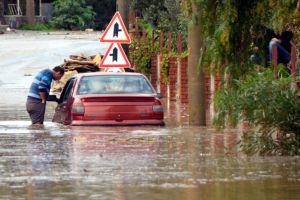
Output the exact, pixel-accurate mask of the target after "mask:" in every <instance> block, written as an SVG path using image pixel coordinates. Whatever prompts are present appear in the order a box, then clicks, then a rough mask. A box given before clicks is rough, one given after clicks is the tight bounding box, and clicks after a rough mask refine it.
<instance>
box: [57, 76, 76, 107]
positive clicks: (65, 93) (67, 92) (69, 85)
mask: <svg viewBox="0 0 300 200" xmlns="http://www.w3.org/2000/svg"><path fill="white" fill-rule="evenodd" d="M74 83H75V79H74V78H72V79H70V80H68V81H67V83H66V85H65V87H64V89H63V91H62V93H61V97H60V99H59V102H60V103H62V102H65V101H67V99H68V97H69V95H70V93H71V91H72V88H73V85H74Z"/></svg>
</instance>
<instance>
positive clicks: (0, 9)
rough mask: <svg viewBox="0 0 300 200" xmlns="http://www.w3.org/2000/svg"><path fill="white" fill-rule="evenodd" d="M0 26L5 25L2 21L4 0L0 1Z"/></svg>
mask: <svg viewBox="0 0 300 200" xmlns="http://www.w3.org/2000/svg"><path fill="white" fill-rule="evenodd" d="M0 24H5V20H4V0H0Z"/></svg>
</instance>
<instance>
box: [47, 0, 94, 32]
mask: <svg viewBox="0 0 300 200" xmlns="http://www.w3.org/2000/svg"><path fill="white" fill-rule="evenodd" d="M53 15H54V17H53V20H52V22H53V23H54V24H55V26H56V27H58V28H63V29H67V30H82V29H84V28H87V27H92V26H93V24H94V20H95V12H93V10H92V7H90V6H86V3H85V1H84V0H56V1H55V2H54V10H53Z"/></svg>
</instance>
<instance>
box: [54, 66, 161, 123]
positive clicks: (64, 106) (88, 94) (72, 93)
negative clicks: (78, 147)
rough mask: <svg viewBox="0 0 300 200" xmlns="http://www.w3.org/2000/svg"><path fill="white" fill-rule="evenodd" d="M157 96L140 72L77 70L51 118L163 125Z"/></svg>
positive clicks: (71, 120)
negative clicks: (82, 71)
mask: <svg viewBox="0 0 300 200" xmlns="http://www.w3.org/2000/svg"><path fill="white" fill-rule="evenodd" d="M159 97H160V95H159V94H158V93H156V91H155V89H154V88H153V87H152V85H151V83H150V82H149V80H148V79H147V78H146V77H145V76H144V75H142V74H140V73H132V72H124V73H123V72H115V73H110V72H96V73H95V72H93V73H84V74H78V75H76V76H74V77H72V78H70V79H69V80H68V82H67V83H66V85H65V87H64V89H63V91H62V93H61V95H60V99H59V100H58V105H57V107H56V109H55V114H54V116H53V121H54V122H58V123H62V124H65V125H164V113H163V107H162V104H161V101H160V99H159Z"/></svg>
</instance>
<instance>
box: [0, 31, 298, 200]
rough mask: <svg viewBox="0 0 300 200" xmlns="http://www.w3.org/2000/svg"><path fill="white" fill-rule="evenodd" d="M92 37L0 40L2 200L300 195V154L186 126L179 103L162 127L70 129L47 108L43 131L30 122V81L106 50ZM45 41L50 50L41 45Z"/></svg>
mask: <svg viewBox="0 0 300 200" xmlns="http://www.w3.org/2000/svg"><path fill="white" fill-rule="evenodd" d="M89 34H90V35H89V37H87V36H82V35H73V36H70V35H58V34H57V35H50V36H49V35H38V36H35V37H34V36H33V37H32V38H31V37H29V39H27V38H26V39H25V38H24V37H23V36H22V35H13V34H9V35H6V36H3V35H0V67H1V69H3V70H4V71H2V74H1V75H0V96H1V99H0V112H1V115H0V199H1V200H2V199H13V200H19V199H27V200H76V199H78V200H81V199H86V200H94V199H95V200H100V199H103V200H141V199H142V200H169V199H170V200H215V199H220V200H221V199H222V200H234V199H242V200H252V199H259V200H260V199H268V200H269V199H272V200H296V199H297V200H298V199H299V198H300V161H299V157H258V156H252V157H249V156H246V155H244V154H243V153H241V152H240V151H239V149H238V147H237V146H236V145H235V144H236V143H237V142H238V140H239V133H238V131H237V130H226V131H223V132H216V131H215V130H214V129H212V128H203V127H189V126H188V124H187V116H186V108H185V106H183V105H176V104H174V103H171V104H168V103H166V104H165V107H164V108H165V112H166V115H165V120H166V126H164V127H157V126H125V127H107V126H103V127H70V126H63V125H60V124H56V123H52V122H51V119H52V116H53V111H54V109H55V103H48V105H47V111H46V121H47V122H46V123H45V125H44V126H42V127H33V126H31V125H30V121H29V117H28V115H27V113H26V111H25V101H26V95H27V91H28V87H29V85H30V82H31V80H32V78H33V75H35V74H36V73H37V72H38V71H39V70H40V69H43V68H45V67H53V66H55V65H57V64H60V63H62V62H63V59H64V58H66V57H68V55H70V54H77V53H81V52H82V53H84V54H85V55H93V54H95V53H97V52H101V53H103V51H105V48H106V47H103V46H100V43H99V40H98V38H97V34H95V33H94V34H92V33H89ZM48 37H50V40H51V41H52V42H50V43H52V44H53V46H52V47H51V46H50V47H49V46H46V44H45V45H42V44H44V43H46V42H47V41H48V39H47V38H48ZM20 41H23V43H22V45H20V44H19V42H20ZM26 41H27V42H26ZM33 41H34V42H33ZM48 42H49V41H48ZM34 44H35V45H34ZM37 44H41V46H43V47H44V48H41V49H38V47H35V46H37ZM48 44H49V43H48ZM48 44H47V45H48ZM56 44H59V45H58V46H56ZM7 45H9V47H7ZM57 47H58V48H57ZM27 48H30V49H27ZM35 50H36V52H35V53H34V54H33V53H30V52H31V51H35ZM20 52H22V53H20ZM26 52H29V54H30V56H29V57H27V56H26V55H27V53H26ZM11 69H13V70H11ZM27 74H32V76H27Z"/></svg>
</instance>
